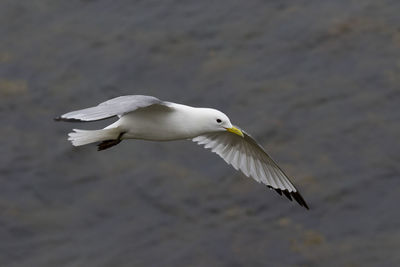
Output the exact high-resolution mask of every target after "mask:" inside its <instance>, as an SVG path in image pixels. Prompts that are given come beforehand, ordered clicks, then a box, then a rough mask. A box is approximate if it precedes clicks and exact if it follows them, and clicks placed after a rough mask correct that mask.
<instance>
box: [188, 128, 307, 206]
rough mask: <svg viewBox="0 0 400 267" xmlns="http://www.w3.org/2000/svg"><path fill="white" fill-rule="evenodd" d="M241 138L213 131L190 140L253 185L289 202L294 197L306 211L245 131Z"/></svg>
mask: <svg viewBox="0 0 400 267" xmlns="http://www.w3.org/2000/svg"><path fill="white" fill-rule="evenodd" d="M242 132H243V134H244V137H241V136H239V135H236V134H233V133H230V132H215V133H209V134H205V135H201V136H198V137H195V138H193V141H194V142H196V143H198V144H199V145H204V147H205V148H209V149H211V151H212V152H214V153H217V154H218V155H219V156H220V157H221V158H223V159H224V160H225V161H226V162H227V163H228V164H231V165H232V166H233V167H234V168H235V169H236V170H241V171H242V172H243V173H244V174H245V175H246V176H248V177H252V178H254V179H255V180H256V181H257V182H260V183H263V184H266V185H267V186H268V187H270V188H273V189H275V191H277V192H278V193H279V194H280V195H282V193H283V194H284V195H285V196H286V197H287V198H288V199H290V200H292V198H294V199H295V200H296V201H297V202H298V203H299V204H300V205H301V206H303V207H305V208H306V209H309V208H308V206H307V204H306V202H305V201H304V199H303V197H302V196H301V195H300V193H299V192H298V190H297V189H296V187H295V186H294V185H293V184H292V182H291V181H290V180H289V178H288V177H287V176H286V174H285V173H284V172H283V171H282V170H281V168H279V166H278V165H277V164H276V163H275V162H274V161H273V160H272V158H271V157H270V156H269V155H268V154H267V153H266V152H265V150H264V149H263V148H262V147H261V146H260V145H259V144H258V143H257V142H256V141H255V140H254V139H253V138H252V137H251V136H250V135H249V134H247V133H246V132H245V131H242Z"/></svg>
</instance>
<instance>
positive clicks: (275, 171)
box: [55, 95, 309, 209]
mask: <svg viewBox="0 0 400 267" xmlns="http://www.w3.org/2000/svg"><path fill="white" fill-rule="evenodd" d="M114 116H118V118H119V119H118V120H117V121H116V122H114V123H112V124H111V125H109V126H107V127H105V128H104V129H100V130H80V129H73V132H71V133H69V134H68V136H69V138H68V140H69V141H71V143H72V145H74V146H82V145H86V144H90V143H96V142H99V144H98V150H104V149H107V148H110V147H112V146H115V145H117V144H119V143H120V142H121V141H122V140H125V139H142V140H151V141H174V140H181V139H191V140H192V141H194V142H196V143H198V144H199V145H203V146H204V147H205V148H209V149H211V151H212V152H215V153H217V154H218V155H219V156H220V157H221V158H222V159H224V160H225V161H226V162H227V163H228V164H231V165H232V166H233V167H234V168H235V169H236V170H240V171H242V172H243V173H244V174H245V175H246V176H248V177H252V178H254V179H255V180H256V181H257V182H260V183H263V184H265V185H267V186H268V187H269V188H271V189H274V190H275V191H276V192H278V193H279V194H280V195H282V194H283V195H285V196H286V197H287V198H288V199H290V200H292V199H294V200H296V201H297V203H299V204H300V206H303V207H305V208H306V209H309V207H308V205H307V203H306V202H305V201H304V199H303V197H302V196H301V195H300V193H299V191H298V190H297V189H296V187H295V186H294V185H293V183H292V182H291V181H290V180H289V178H288V177H287V176H286V174H285V173H284V172H283V171H282V169H281V168H280V167H279V166H278V165H277V164H276V163H275V162H274V161H273V160H272V158H271V157H270V156H269V155H268V154H267V153H266V152H265V150H264V149H263V148H262V147H261V146H260V145H259V144H258V143H257V142H256V141H255V140H254V139H253V138H252V137H251V136H250V135H249V134H248V133H246V132H245V131H244V130H241V129H240V128H239V127H237V126H233V125H232V123H231V122H230V120H229V118H228V116H226V115H225V114H224V113H222V112H221V111H218V110H216V109H212V108H198V107H191V106H187V105H182V104H177V103H173V102H168V101H162V100H160V99H158V98H156V97H153V96H145V95H127V96H119V97H116V98H113V99H110V100H108V101H106V102H103V103H100V104H99V105H97V106H94V107H90V108H85V109H81V110H76V111H72V112H68V113H66V114H64V115H61V116H60V117H57V118H55V120H58V121H83V122H86V121H98V120H103V119H108V118H111V117H114Z"/></svg>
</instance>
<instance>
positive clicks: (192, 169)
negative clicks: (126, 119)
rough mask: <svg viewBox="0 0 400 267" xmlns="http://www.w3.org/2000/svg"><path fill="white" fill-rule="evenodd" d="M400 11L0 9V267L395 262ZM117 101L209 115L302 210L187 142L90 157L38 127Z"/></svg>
mask: <svg viewBox="0 0 400 267" xmlns="http://www.w3.org/2000/svg"><path fill="white" fill-rule="evenodd" d="M399 13H400V2H399V1H391V0H382V1H374V0H365V1H349V0H346V1H344V0H339V1H320V0H311V1H285V0H283V1H178V0H167V1H132V0H129V1H128V0H118V1H106V0H98V1H95V0H92V1H89V0H86V1H78V0H73V1H49V0H37V1H15V0H3V1H1V2H0V34H1V41H0V118H1V125H2V126H1V131H0V140H1V154H0V176H1V178H0V225H1V227H0V240H1V242H0V265H1V266H290V265H293V266H322V265H323V266H399V264H400V253H399V251H400V212H399V209H398V202H399V200H400V180H399V172H400V167H399V166H400V165H399V161H400V156H399V151H400V145H399V137H400V124H399V120H400V109H399V104H400V78H399V77H400V16H399ZM125 94H148V95H154V96H157V97H159V98H161V99H164V100H170V101H174V102H181V103H186V104H189V105H194V106H209V107H215V108H218V109H221V110H223V111H224V112H225V113H226V114H228V116H230V118H231V120H232V121H233V123H235V124H237V125H239V126H240V127H242V128H244V129H246V130H247V131H248V132H250V133H251V134H252V135H253V136H254V137H256V139H257V140H258V141H259V142H260V143H261V144H263V145H264V146H265V147H266V148H267V151H268V152H269V153H270V154H271V155H272V156H273V157H274V158H275V159H276V160H277V161H278V163H279V164H280V165H281V167H282V168H284V169H285V170H286V172H287V173H288V174H289V175H290V176H292V177H293V180H294V182H295V183H296V185H297V186H298V187H299V188H300V190H301V192H302V194H303V196H304V198H305V199H306V201H307V202H308V204H309V205H310V207H311V210H310V211H306V210H305V209H303V208H301V207H299V206H298V205H296V204H295V203H292V202H289V201H288V200H286V199H285V198H283V197H280V196H279V195H277V194H275V192H272V191H270V190H268V189H267V188H266V187H265V186H263V185H261V184H258V183H256V182H255V181H253V180H251V179H248V178H245V177H244V176H243V175H242V174H240V173H238V172H236V171H235V170H234V169H233V168H231V167H229V166H227V165H226V164H225V163H224V161H223V160H221V159H219V158H218V156H217V155H215V154H212V153H210V152H209V151H206V150H203V149H202V148H200V147H197V146H196V145H195V144H194V143H191V142H188V141H187V142H184V141H182V142H173V143H156V142H144V141H124V142H123V143H122V144H121V145H118V146H117V147H115V148H113V149H110V150H106V151H103V152H101V153H100V152H97V151H96V147H95V146H87V147H82V148H74V147H72V146H71V145H70V144H69V142H67V140H66V134H67V133H68V132H69V131H70V129H72V128H75V127H77V125H76V124H68V123H55V122H54V121H53V120H52V118H53V117H55V116H57V115H60V114H62V113H65V112H67V111H70V110H73V109H79V108H84V107H87V106H91V105H96V104H97V103H99V102H101V101H104V100H106V99H108V98H111V97H115V96H119V95H125ZM111 121H112V120H111ZM111 121H110V122H111ZM106 124H107V122H104V121H103V122H99V123H93V124H90V125H87V126H85V125H83V124H79V125H78V126H79V127H78V128H96V127H103V126H104V125H106Z"/></svg>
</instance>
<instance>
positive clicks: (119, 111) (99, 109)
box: [56, 95, 168, 121]
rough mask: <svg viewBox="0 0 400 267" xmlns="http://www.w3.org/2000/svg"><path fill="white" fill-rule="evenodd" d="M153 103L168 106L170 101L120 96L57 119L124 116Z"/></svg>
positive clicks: (79, 119) (75, 119) (81, 119)
mask: <svg viewBox="0 0 400 267" xmlns="http://www.w3.org/2000/svg"><path fill="white" fill-rule="evenodd" d="M152 105H162V106H168V102H164V101H161V100H160V99H158V98H156V97H153V96H145V95H127V96H119V97H116V98H113V99H110V100H108V101H106V102H103V103H100V104H99V105H97V106H95V107H90V108H85V109H80V110H76V111H71V112H68V113H66V114H64V115H61V116H60V117H58V118H56V120H66V121H97V120H103V119H107V118H110V117H113V116H122V115H124V114H126V113H129V112H132V111H135V110H137V109H139V108H145V107H149V106H152Z"/></svg>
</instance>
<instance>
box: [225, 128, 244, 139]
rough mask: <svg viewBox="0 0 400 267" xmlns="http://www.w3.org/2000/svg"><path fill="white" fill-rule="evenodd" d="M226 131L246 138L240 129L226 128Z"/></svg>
mask: <svg viewBox="0 0 400 267" xmlns="http://www.w3.org/2000/svg"><path fill="white" fill-rule="evenodd" d="M226 130H227V131H228V132H231V133H234V134H237V135H240V136H241V137H244V134H243V133H242V131H241V130H239V129H238V128H236V127H232V128H226Z"/></svg>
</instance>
